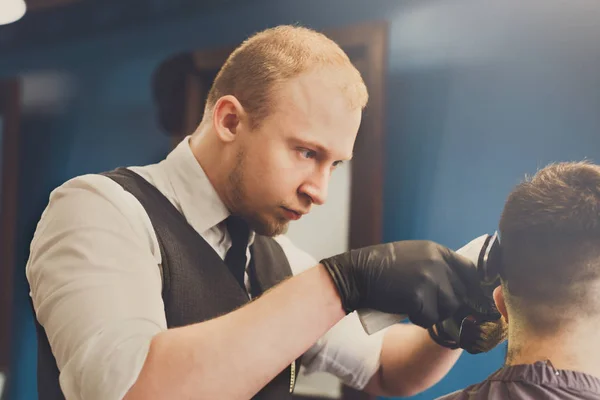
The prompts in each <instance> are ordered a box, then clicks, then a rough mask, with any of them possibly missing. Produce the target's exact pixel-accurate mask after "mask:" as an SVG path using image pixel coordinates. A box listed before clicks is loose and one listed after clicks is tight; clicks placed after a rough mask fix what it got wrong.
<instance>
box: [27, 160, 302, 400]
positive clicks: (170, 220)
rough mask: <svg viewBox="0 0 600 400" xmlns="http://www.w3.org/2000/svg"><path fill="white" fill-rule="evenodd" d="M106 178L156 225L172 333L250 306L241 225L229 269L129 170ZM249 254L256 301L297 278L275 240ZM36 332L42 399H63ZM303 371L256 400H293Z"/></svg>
mask: <svg viewBox="0 0 600 400" xmlns="http://www.w3.org/2000/svg"><path fill="white" fill-rule="evenodd" d="M103 175H105V176H107V177H109V178H111V179H113V180H114V181H115V182H117V183H119V184H120V185H121V186H122V187H123V188H124V189H125V190H126V191H128V192H130V193H131V194H132V195H133V196H135V197H136V198H137V199H138V200H139V201H140V203H141V204H142V206H143V207H144V209H145V210H146V212H147V214H148V216H149V218H150V221H151V222H152V226H153V228H154V230H155V232H156V236H157V239H158V243H159V246H160V252H161V256H162V265H161V275H162V281H163V291H162V298H163V302H164V306H165V314H166V320H167V326H168V328H175V327H180V326H185V325H190V324H193V323H197V322H202V321H206V320H209V319H212V318H216V317H218V316H220V315H223V314H226V313H229V312H231V311H234V310H235V309H237V308H239V307H241V306H243V305H244V304H246V303H248V302H249V301H250V296H248V293H247V292H246V289H245V287H244V284H243V276H244V271H243V269H244V267H243V266H244V265H245V261H246V258H245V250H246V247H247V243H248V242H247V239H248V234H249V231H248V230H246V229H247V228H245V227H244V226H243V224H240V223H239V222H240V221H237V220H235V219H233V218H232V219H229V220H228V221H227V222H226V223H227V225H228V229H230V230H231V231H232V232H231V233H232V236H233V241H234V242H235V247H234V246H232V249H231V250H232V251H231V252H229V253H228V255H227V257H226V262H227V263H226V262H225V261H224V260H223V259H221V257H220V256H219V255H218V254H217V253H216V252H215V251H214V250H213V248H212V247H211V246H210V245H209V244H208V243H207V242H206V241H205V240H204V239H203V238H202V237H201V236H200V235H199V234H198V233H197V232H196V231H195V230H194V228H193V227H192V226H191V225H190V224H189V223H188V222H187V221H186V219H185V218H184V216H183V215H182V214H181V213H180V212H179V211H178V210H177V209H176V208H175V207H174V206H173V205H172V204H171V202H170V201H169V200H168V199H167V198H166V197H165V196H164V195H163V194H162V193H161V192H160V191H158V189H156V188H155V187H154V186H152V185H151V184H150V183H148V181H146V180H145V179H144V178H142V177H141V176H139V175H137V174H136V173H134V172H133V171H131V170H128V169H125V168H120V169H117V170H115V171H111V172H108V173H104V174H103ZM234 230H235V232H233V231H234ZM244 240H246V241H245V242H244ZM250 254H251V259H250V264H249V266H248V275H249V281H250V287H251V295H252V297H256V296H259V295H260V294H262V293H263V292H265V291H266V290H268V289H269V288H271V287H273V286H275V285H276V284H278V283H279V282H281V281H283V280H285V279H286V278H288V277H290V276H291V275H292V270H291V268H290V265H289V262H288V259H287V257H286V255H285V253H284V252H283V250H282V249H281V247H280V246H279V244H278V243H277V242H276V241H275V240H274V239H272V238H269V237H265V236H260V235H256V236H255V239H254V243H253V244H252V246H251V247H250ZM36 322H37V321H36ZM37 328H38V393H39V399H40V400H61V399H64V396H63V395H62V392H61V390H60V387H59V381H58V376H59V372H58V368H57V366H56V360H55V359H54V357H53V355H52V352H51V350H50V346H49V344H48V338H47V336H46V334H45V332H44V329H43V328H42V327H41V326H40V325H39V323H37ZM298 370H299V363H298V361H296V362H294V363H293V364H292V365H291V366H288V367H287V368H286V369H284V370H283V371H281V373H280V374H279V375H278V376H277V377H275V378H274V379H273V380H272V381H271V382H270V383H269V384H268V385H267V386H266V387H264V388H263V389H262V390H261V391H260V392H259V393H258V394H257V395H256V396H255V397H254V399H260V400H281V399H283V400H285V399H291V398H292V395H291V393H290V389H291V388H293V386H294V382H295V378H296V376H297V372H298ZM230 379H232V380H233V379H236V377H235V376H232V377H231V378H230Z"/></svg>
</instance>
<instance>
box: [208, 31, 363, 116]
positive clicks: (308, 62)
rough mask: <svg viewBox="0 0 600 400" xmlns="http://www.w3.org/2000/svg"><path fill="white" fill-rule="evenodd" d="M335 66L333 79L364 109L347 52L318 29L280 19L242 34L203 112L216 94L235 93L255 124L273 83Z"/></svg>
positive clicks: (264, 113) (265, 110)
mask: <svg viewBox="0 0 600 400" xmlns="http://www.w3.org/2000/svg"><path fill="white" fill-rule="evenodd" d="M331 67H333V68H335V69H336V77H337V78H336V81H337V82H336V83H337V84H338V86H339V88H340V90H341V91H342V92H343V93H344V95H345V96H346V98H347V99H348V102H349V107H351V108H353V109H358V108H360V109H364V107H365V106H366V104H367V101H368V94H367V88H366V85H365V83H364V81H363V79H362V77H361V75H360V72H359V71H358V70H357V69H356V68H355V67H354V65H353V64H352V62H351V61H350V59H349V57H348V55H347V54H346V53H345V52H344V51H343V50H342V49H341V48H340V47H339V46H338V44H337V43H335V42H334V41H333V40H331V39H329V38H328V37H327V36H325V35H324V34H322V33H319V32H316V31H314V30H312V29H309V28H305V27H301V26H292V25H281V26H277V27H274V28H270V29H266V30H264V31H261V32H259V33H256V34H254V35H253V36H251V37H249V38H248V39H246V40H245V41H244V42H243V43H242V44H241V45H240V46H239V47H238V48H236V49H235V50H234V51H233V52H232V53H231V55H230V56H229V57H228V58H227V60H226V61H225V63H224V64H223V66H222V67H221V69H220V71H219V73H218V74H217V76H216V78H215V80H214V82H213V84H212V87H211V89H210V91H209V93H208V98H207V101H206V107H205V113H204V115H205V116H210V115H211V114H212V110H213V107H214V106H215V104H216V102H217V101H218V100H219V98H221V97H223V96H226V95H233V96H235V97H236V98H237V99H238V101H239V102H240V103H241V104H242V106H243V107H244V108H245V109H246V111H247V112H248V115H249V116H250V119H251V124H252V125H253V126H254V127H256V126H258V125H260V123H261V121H262V120H263V119H264V118H265V117H267V116H268V115H269V113H270V112H271V111H272V109H273V107H272V104H273V102H272V98H273V95H272V93H273V90H274V89H275V88H276V87H277V85H278V84H281V83H282V82H285V81H286V80H289V79H291V78H294V77H296V76H299V75H301V74H302V73H305V72H309V71H312V70H315V69H318V68H331Z"/></svg>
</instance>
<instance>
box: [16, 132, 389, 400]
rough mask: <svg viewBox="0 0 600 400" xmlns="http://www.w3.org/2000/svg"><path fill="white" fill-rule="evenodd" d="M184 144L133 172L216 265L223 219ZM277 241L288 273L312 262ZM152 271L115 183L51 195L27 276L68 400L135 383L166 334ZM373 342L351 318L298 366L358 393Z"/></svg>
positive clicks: (104, 399)
mask: <svg viewBox="0 0 600 400" xmlns="http://www.w3.org/2000/svg"><path fill="white" fill-rule="evenodd" d="M188 139H189V137H188V138H186V139H185V140H183V141H182V142H181V143H180V144H179V145H178V146H177V147H176V148H175V149H174V150H173V151H172V152H171V153H170V154H169V155H168V156H167V158H166V159H165V160H163V161H161V162H160V163H158V164H153V165H149V166H143V167H131V169H132V170H133V171H135V172H137V173H138V174H140V175H141V176H143V177H144V178H145V179H146V180H147V181H149V182H150V183H151V184H152V185H154V186H155V187H156V188H158V190H160V191H161V192H162V193H163V194H164V195H165V196H166V197H167V198H168V199H169V200H170V201H171V203H173V205H175V207H176V208H177V209H178V210H179V211H180V212H181V213H182V214H183V215H184V216H185V218H186V219H187V221H188V222H189V223H190V224H191V226H192V227H193V228H194V229H195V230H196V231H197V232H198V233H199V234H200V235H201V236H202V237H203V238H204V239H205V240H206V241H207V242H208V243H209V244H210V245H211V246H212V247H213V249H214V250H215V251H216V252H217V253H218V254H219V255H220V256H221V258H223V259H224V258H225V254H226V252H227V250H228V249H229V247H230V246H231V241H230V238H229V235H228V233H227V229H226V228H225V226H224V225H225V224H224V220H225V219H226V218H227V217H228V216H229V212H228V210H227V208H226V207H225V205H224V204H223V202H222V201H221V200H220V198H219V196H218V195H217V193H216V191H215V189H214V188H213V186H212V185H211V183H210V182H209V180H208V178H207V176H206V174H205V173H204V171H203V169H202V168H201V167H200V165H199V163H198V162H197V161H196V159H195V158H194V155H193V154H192V152H191V149H190V147H189V143H188ZM275 239H276V240H277V242H278V243H279V244H280V245H281V247H282V249H283V251H284V252H285V254H286V256H287V258H288V260H289V263H290V266H291V269H292V272H293V274H294V275H296V274H298V273H300V272H302V271H304V270H305V269H307V268H309V267H312V266H314V265H316V264H317V262H316V260H315V259H313V257H311V256H310V255H308V254H306V253H305V252H303V251H302V250H300V249H298V248H297V247H295V246H294V245H293V244H292V243H291V242H290V240H289V239H288V238H287V237H285V236H283V235H282V236H279V237H276V238H275ZM247 254H248V255H250V253H249V250H248V253H247ZM248 258H249V257H248ZM160 264H161V253H160V249H159V246H158V241H157V238H156V235H155V232H154V229H153V227H152V224H151V222H150V219H149V217H148V215H147V214H146V212H145V210H144V208H143V207H142V205H141V204H140V203H139V202H138V200H137V199H136V198H135V197H134V196H133V195H131V194H130V193H129V192H126V191H125V190H124V189H123V188H122V187H121V186H120V185H119V184H117V183H116V182H114V181H113V180H111V179H110V178H107V177H104V176H101V175H84V176H80V177H77V178H74V179H71V180H70V181H68V182H66V183H64V184H63V185H62V186H60V187H58V188H57V189H55V190H54V191H53V192H52V194H51V195H50V200H49V203H48V206H47V208H46V209H45V211H44V213H43V215H42V218H41V219H40V221H39V223H38V226H37V229H36V232H35V235H34V238H33V241H32V243H31V252H30V257H29V261H28V263H27V267H26V273H27V279H28V281H29V283H30V285H31V297H32V299H33V304H34V307H35V310H36V314H37V318H38V320H39V321H40V323H41V324H42V325H43V326H44V328H45V330H46V333H47V335H48V338H49V341H50V344H51V347H52V351H53V353H54V356H55V358H56V360H57V364H58V367H59V369H60V371H61V373H60V385H61V388H62V390H63V392H64V394H65V396H66V398H67V399H68V400H79V399H85V400H95V399H98V400H113V399H114V400H116V399H122V398H123V396H124V395H125V393H126V392H127V391H128V389H129V388H130V387H131V385H132V384H133V383H134V382H135V380H136V379H137V376H138V374H139V372H140V370H141V368H142V365H143V364H144V360H145V358H146V355H147V353H148V349H149V345H150V341H151V339H152V337H153V336H154V335H156V334H157V333H159V332H161V331H164V330H166V329H167V323H166V318H165V312H164V305H163V301H162V297H161V287H162V281H161V275H160V268H159V266H160ZM315 312H318V310H315ZM381 345H382V334H377V335H372V336H368V335H367V334H366V333H365V332H364V331H363V329H362V326H361V325H360V323H359V322H358V319H357V317H356V314H355V313H354V314H350V315H349V316H347V317H346V318H344V319H343V320H342V321H340V323H338V324H337V325H336V326H335V327H334V328H333V329H331V330H330V331H329V332H328V333H327V334H326V335H325V336H324V337H322V338H321V339H320V340H318V341H317V343H315V344H314V345H313V346H312V347H311V348H310V349H309V351H308V352H307V353H306V354H305V356H304V357H303V366H304V368H305V371H307V372H314V371H326V372H330V373H332V374H334V375H336V376H338V377H339V378H340V379H342V380H343V381H344V382H345V383H347V384H348V385H350V386H353V387H355V388H358V389H362V388H363V387H364V386H365V385H366V383H367V382H368V381H369V379H370V378H371V377H372V376H373V374H374V373H375V371H376V370H377V369H378V367H379V353H380V351H381Z"/></svg>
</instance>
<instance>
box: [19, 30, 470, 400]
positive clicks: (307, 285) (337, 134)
mask: <svg viewBox="0 0 600 400" xmlns="http://www.w3.org/2000/svg"><path fill="white" fill-rule="evenodd" d="M366 102H367V92H366V87H365V85H364V82H363V81H362V79H361V77H360V74H359V73H358V71H357V70H356V69H355V68H354V66H353V65H352V64H351V62H350V61H349V59H348V57H347V56H346V55H345V54H344V52H343V51H342V50H341V49H340V48H339V47H338V46H337V45H336V44H335V43H334V42H332V41H331V40H329V39H328V38H326V37H325V36H323V35H321V34H319V33H316V32H314V31H311V30H309V29H305V28H301V27H290V26H283V27H277V28H273V29H268V30H266V31H263V32H260V33H258V34H256V35H254V36H253V37H251V38H250V39H248V40H247V41H246V42H244V44H242V45H241V46H240V47H239V48H238V49H237V50H236V51H234V53H233V54H232V55H231V56H230V58H229V59H228V60H227V62H226V63H225V65H224V66H223V68H222V69H221V72H220V73H219V75H218V76H217V78H216V80H215V82H214V84H213V87H212V89H211V92H210V94H209V97H208V101H207V104H206V109H205V113H204V118H203V120H202V122H201V123H200V125H199V127H198V129H197V130H196V132H195V133H194V134H193V135H191V136H189V137H186V138H185V139H184V140H183V141H182V142H181V143H180V144H179V145H178V146H177V148H175V149H174V150H173V151H172V152H171V153H170V154H169V155H168V157H167V158H166V159H165V160H163V161H162V162H160V163H158V164H155V165H150V166H144V167H130V168H119V169H116V170H114V171H110V172H107V173H102V174H91V175H85V176H80V177H76V178H74V179H72V180H70V181H69V182H66V183H65V184H63V185H61V186H60V187H59V188H57V189H56V190H55V191H54V192H53V193H52V195H51V196H50V201H49V204H48V207H47V208H46V210H45V212H44V214H43V216H42V218H41V220H40V222H39V224H38V228H37V230H36V233H35V236H34V239H33V241H32V244H31V254H30V258H29V262H28V265H27V278H28V280H29V283H30V286H31V296H32V300H33V306H34V309H35V311H36V317H37V318H36V321H37V323H38V335H39V336H38V339H39V353H40V354H39V365H38V390H39V396H40V399H41V400H50V399H51V400H54V399H62V398H67V399H85V400H94V399H102V400H112V399H115V400H116V399H123V398H125V399H127V400H137V399H169V400H172V399H249V398H253V397H254V398H257V399H285V398H288V397H289V396H291V394H290V392H291V391H293V388H294V384H295V378H296V376H297V372H298V369H299V367H300V365H301V364H302V365H304V366H305V367H306V369H307V371H328V372H331V373H333V374H335V375H337V376H338V377H340V378H341V379H342V380H343V381H344V382H345V383H347V384H348V385H351V386H353V387H355V388H357V389H359V390H365V391H367V392H370V393H373V394H377V395H388V396H392V395H401V396H406V395H411V394H415V393H418V392H420V391H422V390H424V389H426V388H428V387H430V386H431V385H433V384H434V383H435V382H437V381H438V380H439V379H441V378H442V377H443V376H444V375H445V374H446V373H447V371H448V370H449V369H450V368H451V367H452V365H453V364H454V363H455V361H456V360H457V358H458V356H459V355H460V350H452V349H448V348H445V347H442V346H441V345H438V344H437V343H436V342H435V341H433V340H432V338H431V337H430V336H429V334H428V332H427V330H426V329H423V328H428V327H431V326H432V325H434V324H435V323H437V322H439V321H441V320H444V319H445V318H447V317H449V316H451V315H452V314H453V313H454V312H455V311H456V310H457V309H458V307H459V306H460V305H461V304H462V303H463V302H464V300H465V296H466V294H467V292H468V287H469V284H470V282H471V280H472V279H474V275H475V273H474V266H473V265H472V264H471V263H470V262H469V261H468V260H466V259H464V258H462V257H460V256H459V255H457V254H455V253H454V252H453V251H451V250H449V249H447V248H445V247H443V246H440V245H437V244H435V243H432V242H427V241H407V242H395V243H388V244H381V245H376V246H372V247H367V248H362V249H355V250H352V251H349V252H346V253H343V254H339V255H336V256H333V257H329V258H326V259H323V260H321V261H320V262H317V261H316V260H313V259H312V258H311V257H310V256H308V255H307V254H306V253H304V252H302V251H301V250H299V249H298V248H296V247H295V246H294V245H293V244H292V243H291V242H290V241H289V239H287V238H286V237H285V235H283V232H285V229H286V227H287V224H288V223H289V222H290V221H292V220H297V219H299V218H300V217H301V216H302V215H303V214H305V213H306V212H308V211H309V210H310V208H311V206H312V205H319V204H323V203H324V202H325V200H326V195H327V185H328V179H329V177H330V175H331V174H332V173H333V172H334V170H335V167H336V166H337V165H339V163H340V162H342V161H344V160H349V159H350V158H351V156H352V148H353V146H354V142H355V139H356V134H357V132H358V128H359V125H360V119H361V112H362V109H363V108H364V106H365V105H366ZM365 195H367V194H365ZM361 308H370V309H374V310H379V311H384V312H389V313H396V314H406V315H408V316H409V318H410V320H411V321H412V322H413V323H414V325H407V324H406V325H398V326H394V327H392V328H390V329H388V330H385V331H383V332H382V333H381V334H379V335H372V336H368V335H366V334H365V332H364V331H363V330H362V328H361V326H360V324H359V323H358V321H357V318H356V314H355V313H353V312H354V311H355V310H357V309H361ZM332 328H335V329H332Z"/></svg>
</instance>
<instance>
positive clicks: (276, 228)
mask: <svg viewBox="0 0 600 400" xmlns="http://www.w3.org/2000/svg"><path fill="white" fill-rule="evenodd" d="M288 227H289V221H288V220H285V219H280V218H272V219H269V220H268V221H267V220H262V221H254V223H253V224H252V230H254V232H256V233H257V234H258V235H261V236H269V237H274V236H278V235H283V234H286V233H287V231H288Z"/></svg>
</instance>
